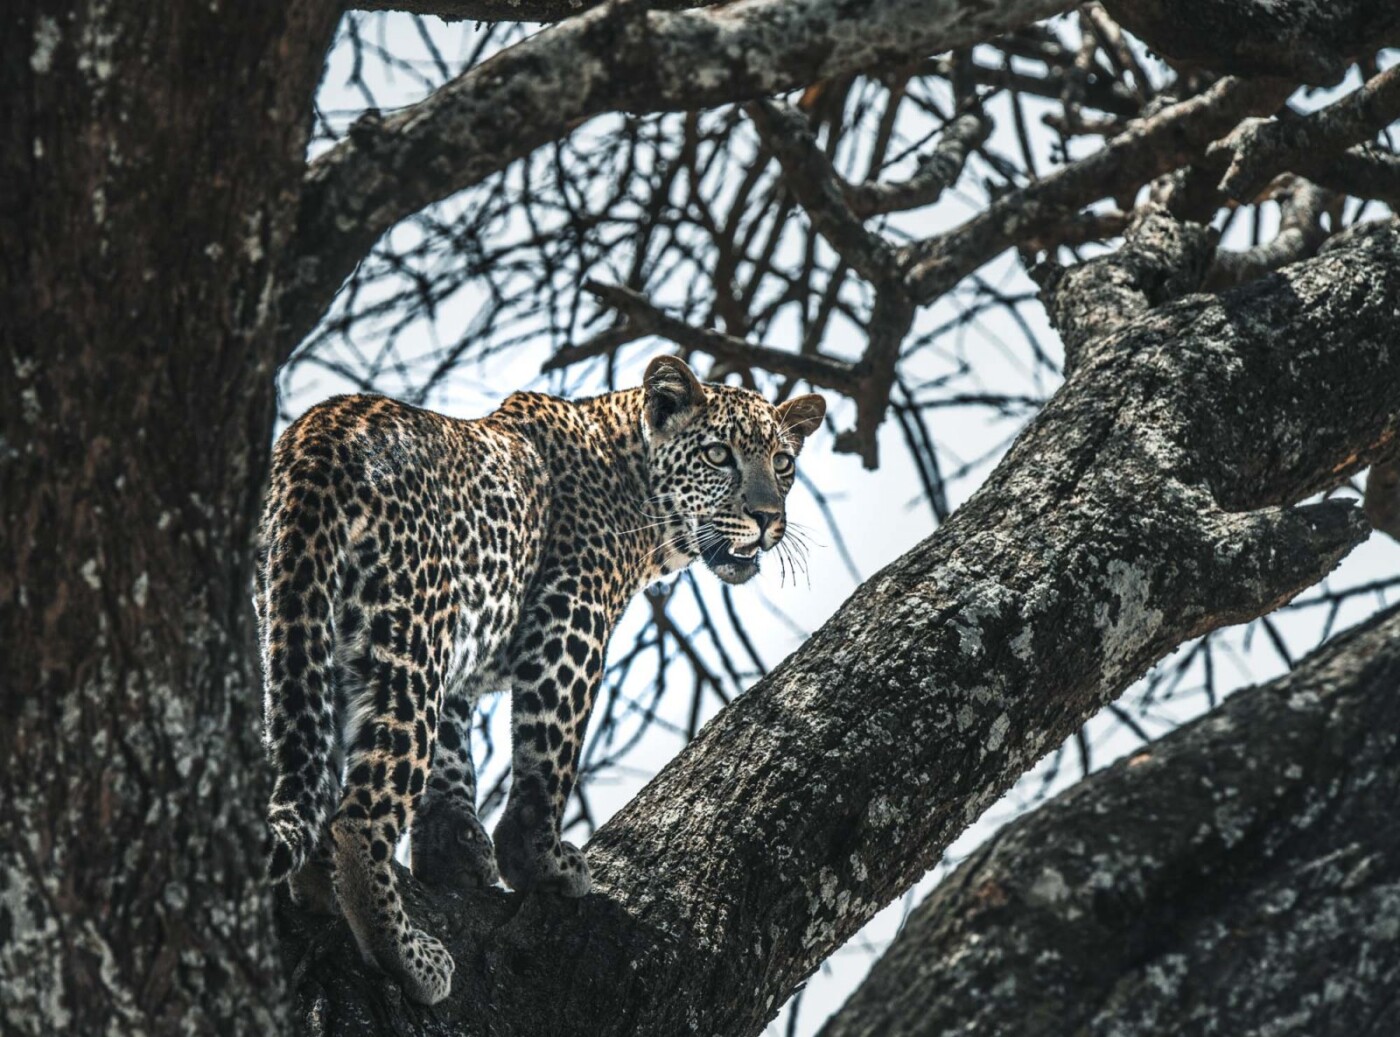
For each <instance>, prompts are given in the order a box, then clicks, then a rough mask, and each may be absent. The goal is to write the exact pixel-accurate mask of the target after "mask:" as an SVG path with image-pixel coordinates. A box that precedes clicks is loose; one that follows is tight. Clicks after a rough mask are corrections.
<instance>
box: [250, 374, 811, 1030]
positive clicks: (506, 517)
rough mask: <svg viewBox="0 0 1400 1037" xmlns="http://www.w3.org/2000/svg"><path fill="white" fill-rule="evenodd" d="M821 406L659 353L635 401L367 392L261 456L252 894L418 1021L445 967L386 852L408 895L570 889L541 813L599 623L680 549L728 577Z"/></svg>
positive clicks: (594, 675) (557, 814)
mask: <svg viewBox="0 0 1400 1037" xmlns="http://www.w3.org/2000/svg"><path fill="white" fill-rule="evenodd" d="M824 411H825V405H824V403H823V402H822V399H821V397H819V396H801V397H797V398H795V399H793V400H790V401H788V402H787V403H784V404H782V405H780V406H777V407H774V406H772V405H770V404H769V403H767V402H766V401H765V400H764V399H763V398H762V397H760V396H759V395H757V394H756V393H753V392H749V391H747V390H744V389H738V388H732V387H728V386H719V385H702V384H701V383H700V382H699V381H698V380H697V379H696V377H695V375H694V374H693V373H692V372H691V370H690V368H688V367H687V366H686V365H685V364H684V363H682V362H681V361H680V360H678V359H676V358H674V357H658V358H656V359H655V360H653V361H652V363H651V364H650V366H649V367H648V369H647V374H646V378H645V380H644V384H643V386H642V387H641V388H639V389H632V390H627V391H623V392H617V393H611V394H608V395H605V396H599V397H595V398H593V399H588V400H580V401H577V402H570V401H567V400H562V399H556V398H554V397H550V396H544V395H540V394H536V393H517V394H515V395H513V396H511V397H509V398H508V399H507V400H506V401H505V403H504V404H503V405H502V406H501V408H500V409H499V410H497V411H496V412H494V413H492V414H490V415H488V416H487V417H484V418H481V419H479V420H475V421H459V420H455V419H453V418H448V417H445V416H443V415H440V414H434V413H432V412H430V411H425V410H419V409H417V408H414V407H410V406H407V405H406V404H402V403H398V402H395V401H394V400H390V399H386V398H384V397H378V396H342V397H338V398H336V399H333V400H329V401H327V402H325V403H323V404H321V405H319V406H317V407H315V408H313V409H312V410H310V411H308V412H307V413H306V415H305V416H303V417H302V418H301V419H300V420H299V421H297V422H296V423H295V424H293V425H292V426H291V427H290V428H289V429H287V431H286V432H285V433H284V434H283V435H282V437H281V439H280V440H279V441H278V443H277V447H276V450H275V453H274V459H273V472H272V484H271V489H270V491H269V495H268V499H267V504H266V509H265V512H264V517H263V525H262V537H261V554H260V564H259V566H258V579H257V588H256V600H257V607H258V615H259V629H260V633H261V638H262V654H263V666H264V681H265V689H266V693H265V733H266V739H267V744H268V749H269V753H270V755H271V758H272V760H273V763H274V767H275V771H276V783H275V787H274V791H273V794H272V799H271V803H270V804H269V823H270V830H271V848H270V855H269V865H268V868H269V876H270V878H271V879H272V880H274V881H278V880H282V879H289V880H290V882H291V887H292V894H293V897H294V898H295V899H296V900H298V901H299V902H301V903H303V904H305V905H307V906H309V907H313V908H318V909H321V910H326V911H335V910H337V909H338V910H339V911H340V912H341V913H343V914H344V916H345V918H346V920H347V921H348V922H349V924H350V927H351V929H352V931H353V932H354V934H355V938H356V940H357V941H358V943H359V946H360V949H361V951H362V952H363V954H364V955H365V957H366V958H367V960H370V961H372V962H374V963H377V964H378V965H379V966H381V967H382V968H383V969H384V970H385V971H387V972H389V973H390V974H392V975H394V976H396V977H397V978H398V979H399V980H401V981H402V982H403V984H404V986H405V988H406V990H407V992H408V994H409V996H411V997H412V998H413V999H414V1000H417V1001H420V1002H424V1003H428V1004H431V1003H434V1002H436V1001H439V1000H441V999H442V998H444V997H446V996H447V993H448V990H449V989H450V987H451V982H452V970H453V963H452V959H451V957H450V955H449V954H448V953H447V950H446V949H445V948H444V947H443V945H442V944H441V943H440V942H439V941H438V940H436V939H434V938H433V937H432V936H430V935H428V934H427V933H425V932H424V931H423V930H421V929H418V928H415V927H414V926H413V925H412V923H411V922H410V920H409V918H408V916H407V914H406V913H405V911H404V908H403V904H402V901H401V900H400V897H399V894H398V891H397V889H396V886H395V875H394V870H393V868H392V865H391V860H392V858H393V855H394V849H395V846H396V844H397V843H398V841H399V838H400V837H401V836H402V835H404V834H405V833H408V834H409V835H410V839H411V847H412V866H413V872H414V874H415V875H416V876H418V877H419V878H421V879H422V880H424V881H426V882H429V883H447V884H455V885H483V884H489V883H492V882H494V881H495V880H496V879H497V877H498V874H499V875H501V876H504V877H505V879H506V880H507V881H508V882H509V883H510V884H511V885H512V886H513V887H514V888H516V889H522V890H523V889H544V890H550V891H554V892H558V893H561V894H564V895H566V896H582V895H583V894H584V893H586V892H587V891H588V888H589V875H588V865H587V863H586V862H585V860H584V858H583V855H582V853H581V852H580V851H579V850H578V849H577V848H576V847H574V846H572V845H570V844H569V843H566V842H563V841H561V840H560V838H559V831H560V819H561V817H562V815H563V812H564V804H565V802H566V800H567V798H568V796H569V793H570V792H571V790H572V788H573V784H574V776H575V769H576V767H577V764H578V760H579V753H580V748H581V746H582V742H583V736H584V729H585V727H586V726H587V723H588V715H589V711H590V710H591V708H592V706H593V701H594V697H595V695H596V693H597V690H598V685H599V680H600V678H601V676H602V672H603V657H604V652H605V649H606V646H607V642H608V637H609V635H610V634H611V632H612V629H613V625H614V624H615V623H616V622H617V619H618V617H619V615H620V614H621V613H622V610H623V608H624V607H625V606H626V604H627V602H628V600H629V599H630V598H631V597H632V596H633V595H634V594H635V593H636V592H637V591H638V590H639V589H641V588H642V587H644V586H646V585H647V584H648V583H650V582H652V581H654V580H656V579H657V578H658V577H660V576H662V575H664V574H666V573H670V572H674V571H676V570H677V569H680V568H682V567H684V566H686V565H689V564H690V562H691V561H693V560H694V559H695V558H697V557H698V558H703V559H704V561H705V562H706V564H707V565H708V566H709V568H710V569H712V570H713V571H714V572H715V573H716V574H717V575H719V576H720V578H721V579H724V580H726V581H728V582H731V583H741V582H743V581H745V580H747V579H749V578H750V577H752V576H753V575H754V574H755V573H756V572H757V571H758V566H759V552H760V550H768V549H771V548H773V547H775V546H776V545H777V544H778V543H779V541H780V540H781V539H782V537H783V534H784V531H785V517H784V498H785V497H786V496H787V493H788V491H789V489H791V487H792V480H793V474H794V469H793V465H792V459H793V458H794V457H795V456H796V454H797V453H798V452H799V451H800V449H801V447H802V441H803V439H804V438H805V437H806V436H808V435H810V434H811V432H812V431H814V430H815V429H816V427H817V426H818V425H819V424H820V422H821V419H822V415H823V413H824ZM505 688H510V689H511V691H512V699H511V725H512V741H513V755H512V774H513V782H512V785H511V790H510V797H509V800H508V802H507V804H506V807H505V811H504V813H503V815H502V817H501V820H500V822H499V824H498V825H497V827H496V830H495V838H494V847H493V840H492V839H491V838H490V837H488V836H487V834H486V831H485V829H484V828H483V827H482V824H481V822H480V821H479V820H478V819H477V816H476V776H475V773H474V772H473V769H472V762H471V751H470V745H469V741H468V739H469V735H470V730H471V717H472V710H473V705H474V703H475V702H476V700H477V698H478V697H480V696H481V695H482V694H483V693H485V692H490V691H497V690H504V689H505Z"/></svg>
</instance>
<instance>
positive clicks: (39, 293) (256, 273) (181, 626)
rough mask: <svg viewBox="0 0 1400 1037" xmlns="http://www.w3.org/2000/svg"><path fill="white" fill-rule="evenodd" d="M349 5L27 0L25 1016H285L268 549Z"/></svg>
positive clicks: (17, 902) (13, 558) (10, 503)
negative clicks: (253, 591)
mask: <svg viewBox="0 0 1400 1037" xmlns="http://www.w3.org/2000/svg"><path fill="white" fill-rule="evenodd" d="M337 16H338V8H337V5H334V4H311V3H303V4H287V5H277V6H275V7H269V6H266V5H257V6H256V8H255V9H254V8H244V7H239V6H235V7H233V8H229V9H225V10H221V11H217V12H215V11H211V10H209V9H208V8H207V7H205V8H194V7H188V8H187V7H184V6H183V5H181V6H179V7H178V8H176V7H175V6H174V5H165V4H154V3H142V4H112V5H106V4H93V5H90V6H84V7H82V8H77V9H74V8H71V7H70V5H67V4H58V3H54V4H25V5H23V7H22V9H21V10H19V11H12V12H11V13H10V14H9V15H8V16H7V23H8V24H7V26H6V30H5V32H4V33H3V34H0V96H3V98H4V105H5V114H4V117H3V121H2V122H0V132H3V143H0V313H3V316H0V354H3V355H0V371H3V373H0V401H2V402H0V509H3V521H0V710H2V711H3V714H4V716H5V718H6V719H5V722H4V724H3V725H0V761H3V764H2V766H3V776H0V1030H3V1031H4V1032H5V1033H7V1034H9V1033H33V1034H54V1033H73V1034H97V1033H106V1032H112V1033H118V1032H119V1033H123V1034H139V1033H167V1032H199V1033H230V1034H231V1033H258V1034H265V1033H268V1032H269V1031H270V1030H271V1029H272V1028H273V1026H274V1021H275V1016H276V1014H277V1013H278V1012H279V1011H280V1010H281V1006H282V1004H283V1002H284V998H285V988H284V985H283V982H284V981H283V979H282V976H281V972H280V956H279V954H278V948H277V943H276V938H275V935H274V932H273V918H272V911H271V903H270V897H269V895H268V893H267V891H266V890H265V889H264V888H263V885H262V883H261V878H260V876H261V870H262V869H261V863H260V860H259V856H260V852H259V850H260V843H261V838H262V836H261V832H262V819H261V813H262V810H261V800H262V798H263V795H262V790H261V787H260V785H261V778H262V774H263V768H262V766H261V755H262V754H261V749H260V746H259V744H258V739H257V735H256V730H257V713H258V703H259V699H260V695H259V691H258V682H257V678H256V676H255V672H254V670H255V664H254V659H255V656H254V654H253V653H252V652H251V651H250V650H249V629H250V624H249V622H248V618H249V617H248V605H247V592H246V587H247V571H248V570H247V564H248V559H249V543H250V536H251V530H252V524H253V521H254V516H255V512H256V506H257V500H258V494H259V487H260V485H261V482H262V476H263V468H264V462H265V458H266V455H267V452H268V447H269V435H268V430H269V428H270V423H271V419H272V403H273V393H272V373H273V370H274V362H273V351H272V348H271V346H270V341H269V339H270V335H269V333H270V330H271V328H272V327H273V326H274V323H275V321H274V319H273V318H274V315H275V314H274V311H273V309H272V308H271V307H270V305H269V303H270V300H271V297H270V290H271V277H272V264H271V262H270V260H271V257H273V256H275V255H277V254H278V251H279V249H280V244H281V241H282V240H283V239H284V238H285V236H286V228H287V227H288V226H289V225H290V222H291V220H290V208H291V206H290V205H289V200H290V199H292V198H294V192H295V190H296V187H297V184H298V175H299V173H300V170H301V168H302V167H303V164H304V160H303V154H304V149H305V131H306V125H307V119H306V112H307V111H308V105H309V103H310V100H311V95H312V92H313V91H314V89H315V86H316V82H317V79H318V77H319V75H320V69H321V63H322V59H323V55H324V51H325V46H326V43H327V41H328V39H329V35H330V32H331V29H332V27H333V25H334V20H335V18H336V17H337ZM109 1026H110V1027H112V1029H110V1030H109V1029H108V1027H109Z"/></svg>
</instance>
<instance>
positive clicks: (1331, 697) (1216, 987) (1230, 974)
mask: <svg viewBox="0 0 1400 1037" xmlns="http://www.w3.org/2000/svg"><path fill="white" fill-rule="evenodd" d="M1397 687H1400V610H1397V609H1394V608H1392V609H1391V610H1390V611H1389V612H1388V613H1386V614H1384V615H1381V616H1378V617H1375V618H1374V619H1373V620H1371V621H1369V622H1368V623H1366V624H1364V625H1363V626H1362V627H1360V628H1358V629H1356V630H1353V631H1351V632H1350V633H1349V634H1347V635H1344V636H1342V637H1339V638H1337V639H1335V640H1334V641H1333V642H1331V643H1329V644H1328V645H1327V646H1326V647H1325V648H1323V649H1322V650H1320V651H1318V652H1317V653H1315V654H1314V655H1312V656H1311V657H1309V658H1308V659H1307V660H1306V661H1304V662H1303V663H1302V664H1300V665H1299V667H1298V668H1297V669H1296V670H1294V671H1293V672H1292V673H1290V674H1288V675H1287V676H1285V677H1283V678H1281V679H1279V680H1277V681H1274V682H1273V683H1271V684H1267V685H1264V686H1263V687H1259V688H1253V689H1250V690H1247V691H1241V692H1238V693H1237V694H1235V695H1234V696H1232V697H1231V698H1230V699H1229V700H1227V701H1226V703H1225V704H1224V705H1223V706H1221V707H1220V708H1219V709H1217V710H1215V711H1214V712H1213V713H1211V714H1209V715H1208V716H1205V717H1203V718H1201V719H1200V720H1198V721H1196V722H1195V723H1193V724H1191V725H1189V726H1187V727H1185V728H1182V729H1180V730H1178V731H1175V732H1173V733H1172V734H1171V735H1169V736H1167V737H1165V738H1163V739H1162V740H1160V741H1159V742H1156V743H1155V744H1153V745H1152V746H1151V747H1149V748H1147V749H1144V750H1142V751H1140V752H1138V753H1136V754H1134V755H1133V756H1130V757H1129V758H1127V759H1125V760H1123V761H1120V762H1119V763H1118V764H1116V765H1115V766H1114V767H1112V768H1110V769H1109V770H1107V771H1104V772H1102V773H1100V774H1098V775H1095V776H1094V777H1092V778H1090V779H1088V780H1086V781H1084V782H1081V783H1080V784H1079V785H1077V786H1075V787H1074V788H1073V789H1071V790H1069V791H1068V792H1066V793H1065V794H1063V795H1061V796H1059V797H1058V798H1056V799H1055V800H1053V801H1052V802H1050V803H1049V804H1047V805H1046V806H1044V807H1042V808H1040V809H1039V810H1037V811H1035V812H1034V813H1033V814H1030V815H1027V816H1025V817H1023V818H1021V819H1019V820H1018V821H1016V822H1014V823H1013V824H1011V825H1010V826H1008V828H1007V829H1006V830H1005V831H1004V832H1002V833H1000V834H999V835H998V836H997V837H996V838H995V839H994V840H992V842H991V843H990V844H989V845H988V846H986V847H985V848H984V849H982V850H981V851H979V852H978V853H977V854H975V855H974V856H973V858H972V859H971V860H969V861H968V862H967V863H966V864H964V865H963V866H962V867H961V868H959V869H958V870H957V871H956V872H955V873H954V874H952V875H951V876H949V877H948V879H947V880H946V881H944V882H943V883H942V884H941V885H940V886H939V887H938V889H937V890H935V891H934V893H933V894H932V895H931V896H930V897H929V898H928V899H927V900H925V901H924V903H923V904H922V905H920V907H919V908H918V910H917V911H915V912H914V914H913V915H912V916H910V918H909V920H908V921H907V922H906V924H905V926H904V928H903V929H902V930H901V931H900V934H899V936H898V937H897V938H896V940H895V942H894V943H893V945H891V947H890V949H889V950H888V951H887V952H886V953H885V955H884V956H883V957H882V958H881V959H880V961H879V962H877V963H876V965H875V968H874V969H873V970H872V972H871V974H870V976H869V978H868V979H867V980H866V982H865V983H864V984H863V985H862V986H861V988H860V989H859V990H858V991H857V992H856V994H855V995H854V996H853V997H852V998H851V1000H850V1001H848V1002H847V1004H846V1005H845V1006H844V1007H843V1008H842V1009H841V1010H840V1011H839V1012H838V1013H837V1014H836V1015H835V1016H833V1018H832V1019H831V1021H830V1022H829V1023H828V1024H827V1026H826V1027H825V1028H824V1029H823V1030H822V1037H875V1035H880V1037H900V1035H914V1034H918V1035H920V1037H933V1035H937V1034H953V1033H956V1034H960V1035H967V1037H975V1035H980V1034H988V1035H990V1034H1006V1033H1014V1034H1020V1035H1024V1037H1058V1035H1061V1034H1066V1033H1074V1034H1082V1035H1084V1037H1108V1035H1110V1034H1112V1035H1113V1037H1139V1035H1140V1037H1149V1035H1158V1034H1167V1033H1235V1034H1270V1035H1273V1037H1286V1035H1298V1037H1348V1035H1355V1037H1367V1035H1374V1037H1389V1035H1391V1034H1394V1033H1397V1032H1400V1002H1397V1000H1396V997H1395V992H1396V990H1397V988H1400V940H1398V939H1397V938H1396V937H1397V935H1400V819H1397V818H1396V813H1395V802H1396V799H1397V797H1398V796H1400V696H1397V695H1396V688H1397Z"/></svg>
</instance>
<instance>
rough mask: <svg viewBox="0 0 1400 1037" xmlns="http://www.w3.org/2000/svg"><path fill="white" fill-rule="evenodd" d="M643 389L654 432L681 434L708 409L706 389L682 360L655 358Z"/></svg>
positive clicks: (648, 370) (675, 357)
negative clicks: (679, 432) (677, 432)
mask: <svg viewBox="0 0 1400 1037" xmlns="http://www.w3.org/2000/svg"><path fill="white" fill-rule="evenodd" d="M642 387H643V388H644V389H645V392H646V405H645V408H644V409H645V411H646V419H647V424H648V425H649V426H651V429H652V431H653V432H661V433H671V432H676V431H679V430H680V429H682V428H684V427H685V426H686V425H688V424H689V423H690V421H691V419H693V418H695V417H696V416H697V415H699V414H700V413H701V412H702V411H703V410H704V409H705V387H704V386H703V385H701V384H700V379H699V378H696V377H695V372H694V371H692V370H691V369H690V368H689V366H687V364H686V362H685V361H684V360H682V359H681V358H680V357H677V356H659V357H656V358H654V359H653V360H652V362H651V363H649V364H647V373H646V375H645V376H644V377H643V378H642Z"/></svg>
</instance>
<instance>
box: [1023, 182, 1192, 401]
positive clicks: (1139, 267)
mask: <svg viewBox="0 0 1400 1037" xmlns="http://www.w3.org/2000/svg"><path fill="white" fill-rule="evenodd" d="M1213 247H1214V242H1213V241H1212V238H1211V234H1210V232H1209V231H1208V230H1207V229H1206V228H1205V227H1202V226H1200V225H1199V224H1194V223H1179V222H1177V221H1176V220H1174V219H1172V218H1171V217H1170V216H1168V215H1167V214H1166V213H1165V212H1164V211H1163V210H1161V209H1158V208H1155V207H1146V208H1143V209H1140V210H1138V211H1137V213H1136V214H1135V215H1134V217H1133V221H1132V223H1131V224H1129V226H1128V229H1127V231H1126V234H1125V239H1124V242H1123V247H1122V248H1120V249H1119V250H1118V251H1117V252H1114V253H1112V254H1110V255H1107V256H1101V257H1099V258H1098V259H1093V260H1090V261H1089V262H1087V263H1080V264H1077V265H1076V266H1073V267H1070V268H1069V269H1068V270H1065V269H1064V268H1062V267H1060V266H1059V265H1058V264H1055V263H1053V262H1051V263H1047V264H1045V265H1044V266H1042V267H1037V268H1036V269H1035V270H1033V271H1032V275H1033V276H1035V278H1036V280H1037V281H1038V282H1039V284H1040V288H1041V292H1040V297H1041V301H1042V302H1043V303H1044V304H1045V312H1046V314H1047V316H1049V318H1050V323H1051V324H1053V325H1054V326H1055V329H1056V330H1057V331H1059V333H1060V339H1061V341H1062V342H1063V343H1064V349H1065V374H1066V375H1069V374H1072V373H1073V372H1074V370H1075V369H1076V368H1077V367H1078V366H1080V364H1081V362H1082V361H1083V360H1084V359H1087V358H1086V357H1084V355H1083V353H1084V347H1085V346H1086V345H1087V344H1088V343H1089V342H1090V341H1091V340H1093V339H1096V338H1099V337H1102V336H1105V335H1107V334H1109V333H1110V332H1113V331H1116V330H1118V329H1119V328H1121V327H1123V326H1124V325H1126V324H1128V323H1130V322H1131V321H1133V320H1134V319H1136V318H1138V317H1140V316H1142V315H1143V314H1144V313H1146V312H1147V311H1148V310H1149V309H1151V308H1152V307H1154V306H1160V305H1161V304H1162V303H1165V302H1170V301H1171V300H1172V299H1177V298H1180V297H1181V296H1183V295H1185V294H1187V293H1188V292H1193V291H1195V290H1196V289H1197V288H1199V287H1200V285H1201V280H1202V278H1203V277H1204V276H1205V272H1206V267H1207V264H1208V263H1209V261H1210V256H1211V253H1212V251H1213Z"/></svg>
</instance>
